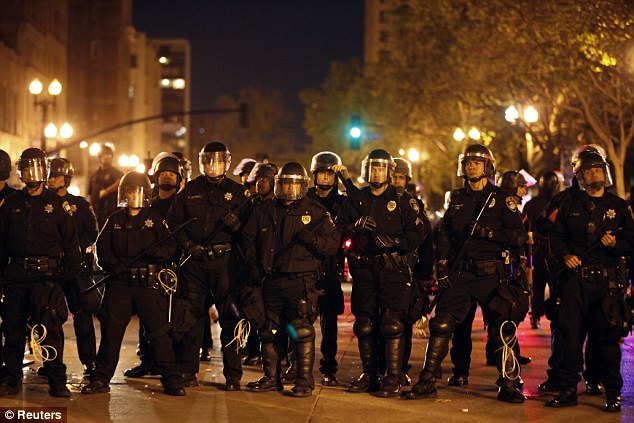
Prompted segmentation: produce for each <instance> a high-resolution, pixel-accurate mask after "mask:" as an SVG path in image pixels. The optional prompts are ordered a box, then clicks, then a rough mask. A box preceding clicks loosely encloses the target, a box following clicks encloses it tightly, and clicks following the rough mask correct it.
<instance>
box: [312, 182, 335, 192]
mask: <svg viewBox="0 0 634 423" xmlns="http://www.w3.org/2000/svg"><path fill="white" fill-rule="evenodd" d="M316 186H317V188H319V189H320V190H322V191H329V190H331V189H332V187H334V185H326V184H317V185H316Z"/></svg>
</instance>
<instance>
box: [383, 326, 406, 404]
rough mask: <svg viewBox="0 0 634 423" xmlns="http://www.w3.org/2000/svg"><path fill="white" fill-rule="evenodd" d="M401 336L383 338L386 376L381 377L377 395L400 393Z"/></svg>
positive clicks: (392, 395)
mask: <svg viewBox="0 0 634 423" xmlns="http://www.w3.org/2000/svg"><path fill="white" fill-rule="evenodd" d="M403 346H404V345H403V337H399V338H391V339H386V340H385V359H386V365H387V376H385V377H384V378H383V384H382V385H381V389H379V392H377V396H379V397H382V398H391V397H397V396H399V395H400V394H401V364H402V361H403Z"/></svg>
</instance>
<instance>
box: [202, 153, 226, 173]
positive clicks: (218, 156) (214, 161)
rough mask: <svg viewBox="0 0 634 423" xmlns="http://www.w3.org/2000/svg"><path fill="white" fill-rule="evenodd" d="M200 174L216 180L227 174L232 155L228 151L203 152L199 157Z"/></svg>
mask: <svg viewBox="0 0 634 423" xmlns="http://www.w3.org/2000/svg"><path fill="white" fill-rule="evenodd" d="M198 163H199V164H200V173H201V174H202V175H206V176H208V177H210V178H216V177H218V176H222V175H224V174H226V173H227V171H228V170H229V166H231V154H230V153H229V152H227V151H210V152H204V151H201V152H200V154H199V155H198Z"/></svg>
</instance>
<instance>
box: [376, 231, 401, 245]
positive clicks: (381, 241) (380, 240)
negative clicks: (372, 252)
mask: <svg viewBox="0 0 634 423" xmlns="http://www.w3.org/2000/svg"><path fill="white" fill-rule="evenodd" d="M374 243H375V244H376V245H377V247H380V248H394V247H398V245H399V244H400V240H399V239H398V238H395V237H392V236H390V235H383V234H379V235H376V236H375V237H374Z"/></svg>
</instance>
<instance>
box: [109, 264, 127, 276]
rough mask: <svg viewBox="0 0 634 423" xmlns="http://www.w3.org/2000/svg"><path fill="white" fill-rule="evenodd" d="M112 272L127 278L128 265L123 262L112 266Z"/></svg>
mask: <svg viewBox="0 0 634 423" xmlns="http://www.w3.org/2000/svg"><path fill="white" fill-rule="evenodd" d="M112 273H114V274H115V275H116V276H117V277H119V278H122V279H123V278H126V277H127V276H128V267H127V266H126V265H124V264H123V263H119V264H117V265H116V266H114V267H113V268H112Z"/></svg>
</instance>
